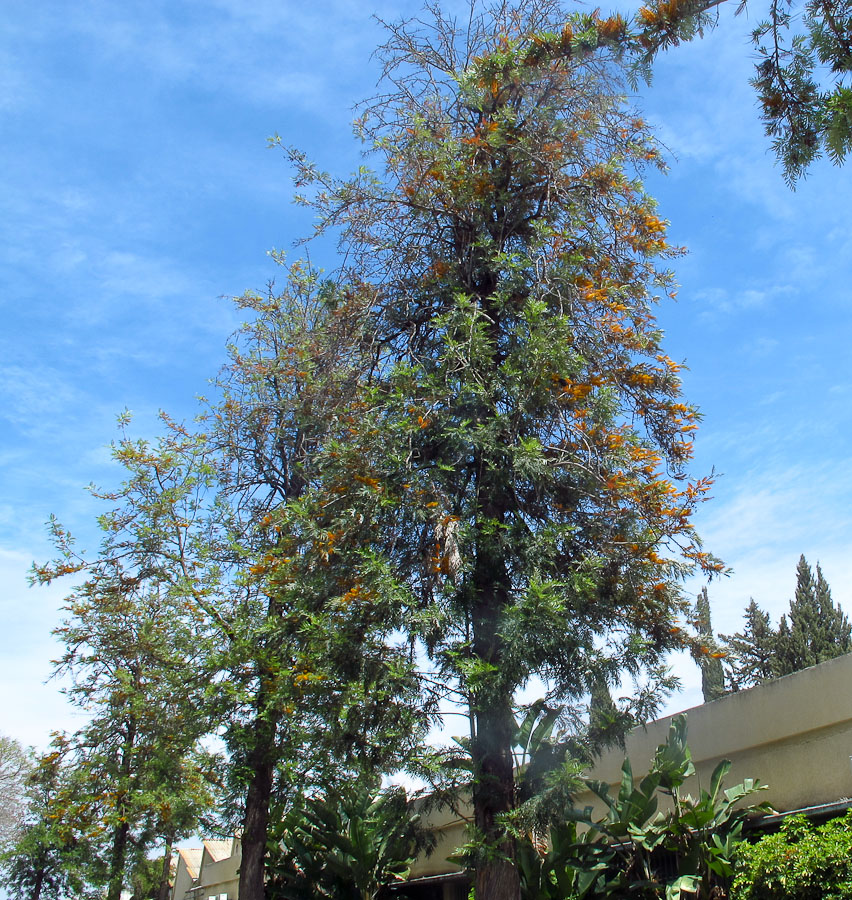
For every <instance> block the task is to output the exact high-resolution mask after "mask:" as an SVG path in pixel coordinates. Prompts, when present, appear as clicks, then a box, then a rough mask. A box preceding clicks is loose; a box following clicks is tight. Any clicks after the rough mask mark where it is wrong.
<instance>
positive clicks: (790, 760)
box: [412, 654, 852, 876]
mask: <svg viewBox="0 0 852 900" xmlns="http://www.w3.org/2000/svg"><path fill="white" fill-rule="evenodd" d="M685 712H686V715H687V723H688V742H689V747H690V750H691V751H692V756H693V761H694V762H695V767H696V775H695V776H694V777H693V778H690V779H689V780H688V781H687V782H686V784H685V785H684V791H685V792H687V793H691V794H693V795H695V794H697V793H698V792H699V790H700V788H701V787H702V786H703V787H707V786H709V782H710V775H711V773H712V771H713V769H714V768H715V767H716V765H717V764H718V763H719V761H720V760H722V759H730V760H731V763H732V766H731V771H730V773H729V775H728V777H727V778H726V779H725V785H726V786H727V787H730V786H731V785H734V784H737V783H738V782H740V781H742V780H743V779H745V778H756V779H758V780H759V781H760V782H762V783H763V784H768V785H769V789H768V790H766V791H762V792H761V793H759V794H757V795H755V796H756V798H757V800H767V801H769V802H770V803H771V804H772V805H773V806H774V807H775V809H777V810H778V811H779V812H780V811H788V810H792V809H801V808H803V807H807V806H815V805H819V804H822V803H832V802H834V801H836V800H842V799H847V798H849V797H852V763H851V762H850V756H852V654H850V655H847V656H842V657H839V658H837V659H833V660H831V661H829V662H826V663H822V664H821V665H819V666H814V667H813V668H811V669H805V670H804V671H802V672H796V673H794V674H793V675H787V676H786V677H784V678H779V679H777V680H775V681H771V682H769V683H767V684H763V685H760V686H758V687H755V688H751V689H750V690H748V691H742V692H740V693H738V694H729V695H728V696H726V697H722V698H721V699H719V700H716V701H714V702H713V703H706V704H704V705H702V706H696V707H694V708H693V709H689V710H686V711H685ZM671 720H672V717H671V716H667V717H666V718H663V719H659V720H657V721H655V722H651V723H650V724H649V725H648V726H647V727H645V728H637V729H636V730H635V731H633V732H631V734H630V735H628V737H627V742H626V743H627V747H626V753H625V752H624V751H622V750H620V749H616V750H611V751H609V752H607V753H605V754H604V755H603V756H602V758H601V759H600V760H599V761H598V763H597V765H596V766H595V767H594V768H593V769H592V771H591V772H589V773H588V774H589V776H590V777H591V778H595V779H597V780H599V781H605V782H607V783H609V784H611V785H613V786H615V785H617V784H619V783H620V782H621V765H622V763H623V762H624V757H625V755H627V756H628V757H629V758H630V761H631V764H632V767H633V774H634V776H635V777H636V778H637V779H639V778H641V777H642V775H644V774H645V773H646V772H647V771H648V768H649V766H650V764H651V761H652V760H653V758H654V752H655V751H656V749H657V747H658V745H659V744H662V743H663V742H664V741H665V739H666V737H667V735H668V731H669V725H670V724H671ZM587 804H589V805H593V806H594V807H595V808H596V809H597V810H598V811H599V812H602V811H603V809H602V807H603V804H602V803H601V802H600V801H599V800H598V799H597V798H596V797H595V795H593V794H591V793H587V794H583V795H580V796H578V797H577V799H576V805H577V806H585V805H587ZM427 820H428V822H429V823H430V824H434V826H435V827H436V828H437V829H438V833H439V844H438V847H437V848H436V851H435V853H434V854H433V855H432V857H431V858H429V859H419V860H418V861H417V862H416V863H415V866H414V868H413V869H412V876H415V875H416V876H422V875H433V874H438V873H443V872H451V871H455V870H456V867H454V866H452V865H451V864H447V863H446V862H444V860H445V857H446V855H447V854H448V853H449V854H451V853H452V850H453V849H455V847H458V846H459V845H461V844H462V843H464V841H465V832H464V823H463V822H462V821H461V820H460V819H458V818H457V817H456V818H455V819H454V820H452V819H451V818H449V817H448V813H446V812H444V813H441V814H435V813H433V814H430V815H429V816H427Z"/></svg>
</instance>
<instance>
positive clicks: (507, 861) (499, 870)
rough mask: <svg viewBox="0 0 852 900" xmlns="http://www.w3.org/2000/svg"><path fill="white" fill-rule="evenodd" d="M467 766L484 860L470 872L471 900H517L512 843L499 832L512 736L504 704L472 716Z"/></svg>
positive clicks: (507, 804)
mask: <svg viewBox="0 0 852 900" xmlns="http://www.w3.org/2000/svg"><path fill="white" fill-rule="evenodd" d="M476 729H477V733H476V740H475V742H474V744H473V764H474V772H475V773H476V780H475V782H474V787H473V807H474V821H475V824H476V828H477V830H478V831H479V833H480V835H481V836H482V837H483V838H484V839H485V842H486V846H487V855H486V856H485V858H484V859H482V860H481V861H480V862H479V863H478V864H477V866H476V879H475V882H474V885H475V897H476V900H518V898H519V897H520V895H521V887H520V879H519V876H518V870H517V868H516V867H515V842H514V840H513V839H512V838H511V837H510V836H508V835H507V834H506V832H505V829H504V827H503V826H502V825H501V823H500V821H499V819H500V816H501V815H503V814H505V813H508V812H510V811H511V810H512V809H513V808H514V772H513V766H512V754H511V740H512V732H513V731H514V719H513V717H512V706H511V702H510V701H509V700H508V698H505V699H504V702H503V703H501V704H499V705H498V704H496V703H495V704H493V705H492V706H491V708H490V709H484V708H481V709H479V710H477V713H476Z"/></svg>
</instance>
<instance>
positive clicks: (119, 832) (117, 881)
mask: <svg viewBox="0 0 852 900" xmlns="http://www.w3.org/2000/svg"><path fill="white" fill-rule="evenodd" d="M129 833H130V824H129V823H128V822H127V821H126V820H125V821H123V822H122V823H121V824H120V825H118V826H117V827H116V828H115V830H114V831H113V836H112V853H111V854H110V863H109V884H108V886H107V893H106V900H121V889H122V887H123V886H124V861H125V857H126V856H127V837H128V834H129Z"/></svg>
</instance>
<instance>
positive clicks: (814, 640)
mask: <svg viewBox="0 0 852 900" xmlns="http://www.w3.org/2000/svg"><path fill="white" fill-rule="evenodd" d="M788 619H789V624H788ZM850 650H852V627H850V624H849V620H848V619H847V618H846V616H845V615H844V614H843V611H842V609H841V608H840V607H839V606H835V605H834V602H833V601H832V599H831V590H830V588H829V586H828V584H827V582H826V580H825V578H824V576H823V574H822V570H821V569H820V567H819V565H817V573H816V577H814V574H813V571H812V569H811V567H810V566H809V565H808V561H807V560H806V559H805V557H804V555H802V556H800V557H799V562H798V565H797V566H796V592H795V594H794V596H793V599H792V600H791V601H790V610H789V613H788V614H787V616H784V617H782V619H781V625H780V628H779V632H778V636H777V638H776V661H775V666H774V674H776V675H789V674H790V673H791V672H798V671H799V670H800V669H806V668H808V667H810V666H815V665H817V664H818V663H821V662H825V661H826V660H828V659H833V658H834V657H835V656H840V655H842V654H843V653H849V652H850Z"/></svg>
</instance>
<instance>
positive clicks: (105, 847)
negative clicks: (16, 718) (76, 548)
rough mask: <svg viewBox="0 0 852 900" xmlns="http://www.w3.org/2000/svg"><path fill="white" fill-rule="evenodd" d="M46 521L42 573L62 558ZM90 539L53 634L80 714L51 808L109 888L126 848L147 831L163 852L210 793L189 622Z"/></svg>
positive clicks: (121, 875) (149, 581)
mask: <svg viewBox="0 0 852 900" xmlns="http://www.w3.org/2000/svg"><path fill="white" fill-rule="evenodd" d="M103 524H104V525H105V526H106V527H107V529H108V530H109V529H112V528H114V527H116V525H117V524H118V523H117V520H116V519H115V518H109V519H108V522H104V523H103ZM54 531H55V535H56V537H57V540H58V542H59V544H60V548H61V549H62V548H63V547H64V548H65V549H66V554H65V555H63V557H62V560H63V561H60V562H59V563H57V565H56V567H53V568H51V567H41V568H39V569H37V577H38V578H39V579H40V580H42V581H49V580H51V579H52V578H53V577H56V575H57V574H61V573H62V572H63V571H64V567H65V566H66V565H67V563H66V562H65V561H64V560H66V559H67V548H68V537H67V535H65V534H64V533H63V532H62V530H61V529H60V528H59V527H58V526H56V527H55V529H54ZM102 549H103V551H104V553H102V556H101V557H100V559H99V560H98V562H97V563H96V564H95V565H94V566H93V568H91V569H90V571H89V578H88V580H87V581H86V582H85V583H84V584H83V585H81V586H80V587H79V588H77V589H75V590H74V591H73V592H72V593H71V595H70V596H69V598H68V600H67V601H66V610H67V612H68V618H67V619H66V620H65V622H64V623H63V624H62V625H61V626H60V627H59V628H58V629H56V632H55V633H56V634H57V636H58V637H59V638H60V639H61V640H62V641H63V642H64V644H65V651H64V653H63V655H62V657H61V658H60V659H59V661H58V663H57V671H58V672H59V673H64V674H67V675H69V676H70V677H71V682H72V683H71V687H70V688H68V689H67V693H68V694H69V696H70V698H71V700H72V702H74V703H75V704H76V705H77V706H79V707H81V708H82V709H83V710H84V711H85V712H87V713H88V714H89V715H90V719H89V721H88V722H87V723H86V724H85V725H84V726H83V727H82V728H81V729H80V730H79V731H78V732H77V733H76V734H75V735H74V736H73V738H72V739H71V740H70V742H69V743H67V744H66V747H67V749H68V750H69V751H70V752H69V753H67V754H66V761H65V765H66V767H69V769H70V775H71V779H70V781H69V783H68V784H67V785H66V787H65V789H64V799H65V808H64V809H63V810H62V818H63V820H64V821H65V822H66V823H68V824H69V826H70V827H71V828H72V829H74V831H75V833H76V835H77V837H78V838H80V839H83V838H85V839H86V840H87V841H88V842H89V843H90V844H91V845H92V846H93V847H96V848H98V849H97V851H96V852H94V853H93V855H92V859H91V863H92V867H91V871H90V879H91V880H92V882H93V883H95V884H97V883H98V882H99V881H101V880H103V883H104V884H105V885H106V888H107V891H106V897H107V900H118V897H119V896H120V894H121V891H122V890H123V889H124V887H125V884H126V881H127V876H128V874H129V872H128V869H129V864H130V861H131V858H133V857H135V858H136V859H137V860H138V859H144V858H145V857H146V855H147V853H148V851H149V849H150V848H151V847H152V845H153V844H154V843H158V844H161V845H162V846H163V848H164V850H163V855H164V857H165V858H166V859H170V858H171V847H172V843H173V842H174V841H175V840H176V839H179V838H181V837H185V836H187V835H189V834H191V833H192V832H193V831H194V830H195V828H196V826H197V823H198V819H199V816H200V814H201V813H202V812H203V811H204V810H205V809H206V808H207V807H208V806H209V805H210V802H211V797H210V791H209V788H208V787H207V783H206V777H209V772H208V771H207V770H208V768H209V764H208V763H207V761H206V760H205V759H204V758H203V755H202V754H200V753H198V752H196V746H197V743H198V741H199V739H200V737H201V736H202V735H204V734H205V733H206V732H208V731H209V729H210V726H209V723H208V720H207V719H206V718H205V716H204V706H203V695H204V691H205V688H206V685H207V679H206V677H205V676H206V674H207V673H206V672H205V671H204V670H203V668H201V667H200V666H199V658H200V652H201V648H202V647H203V641H201V640H199V638H200V634H199V631H198V630H197V628H196V627H195V626H196V625H197V624H198V623H197V622H196V621H192V620H191V619H188V618H187V616H186V614H185V610H184V609H183V607H182V606H180V605H178V604H176V603H174V602H173V600H174V598H173V597H171V596H170V594H169V592H168V590H167V589H166V587H165V586H164V585H163V584H162V583H161V581H160V579H158V578H157V576H156V573H155V572H154V571H152V570H151V569H148V570H146V569H144V568H139V567H135V568H134V569H132V570H128V569H127V568H126V567H125V565H123V564H122V563H121V562H118V561H117V560H116V559H115V558H113V557H111V556H110V553H109V552H108V551H109V550H110V549H112V548H111V545H110V543H109V541H107V542H106V545H105V547H104V548H102ZM57 802H58V800H57ZM165 865H166V863H165V862H164V864H163V867H165Z"/></svg>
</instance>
